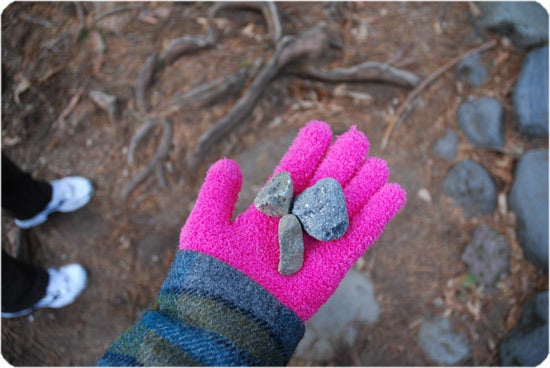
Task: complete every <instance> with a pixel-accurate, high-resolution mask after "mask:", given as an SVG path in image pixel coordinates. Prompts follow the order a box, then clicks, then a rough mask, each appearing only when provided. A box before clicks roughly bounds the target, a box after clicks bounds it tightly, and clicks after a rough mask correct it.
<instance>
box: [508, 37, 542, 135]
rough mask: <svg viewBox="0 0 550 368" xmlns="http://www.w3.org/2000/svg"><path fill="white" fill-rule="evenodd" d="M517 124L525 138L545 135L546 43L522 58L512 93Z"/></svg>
mask: <svg viewBox="0 0 550 368" xmlns="http://www.w3.org/2000/svg"><path fill="white" fill-rule="evenodd" d="M513 102H514V109H515V112H516V116H517V126H518V130H519V131H520V133H522V134H524V135H526V136H529V137H547V136H548V46H545V47H541V48H539V49H536V50H533V51H531V52H529V54H527V56H526V57H525V59H524V61H523V65H522V67H521V71H520V73H519V76H518V81H517V83H516V86H515V88H514V95H513Z"/></svg>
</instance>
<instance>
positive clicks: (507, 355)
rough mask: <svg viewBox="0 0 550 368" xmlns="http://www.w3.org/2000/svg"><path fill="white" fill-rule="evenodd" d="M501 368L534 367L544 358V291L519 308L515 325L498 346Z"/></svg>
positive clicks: (546, 308) (545, 336) (545, 304)
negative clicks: (510, 367) (518, 318)
mask: <svg viewBox="0 0 550 368" xmlns="http://www.w3.org/2000/svg"><path fill="white" fill-rule="evenodd" d="M499 354H500V360H501V364H502V365H504V366H518V365H519V366H537V365H539V364H540V363H542V361H543V360H544V359H545V358H546V357H547V356H548V291H545V292H543V293H539V294H537V295H535V297H534V298H532V299H531V300H529V301H528V302H527V303H526V304H525V305H524V307H523V310H522V313H521V319H520V322H519V324H518V325H517V326H516V327H515V328H514V329H513V330H512V331H510V332H509V333H508V334H507V335H506V336H505V338H504V339H503V340H502V342H501V344H500V346H499Z"/></svg>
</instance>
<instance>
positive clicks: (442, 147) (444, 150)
mask: <svg viewBox="0 0 550 368" xmlns="http://www.w3.org/2000/svg"><path fill="white" fill-rule="evenodd" d="M433 151H434V153H435V154H436V155H437V156H439V157H441V158H442V159H444V160H447V161H453V160H454V159H455V157H456V154H457V153H458V136H457V135H456V133H455V132H453V131H452V130H450V129H449V130H447V133H445V135H444V136H443V137H441V138H439V139H438V140H437V142H435V145H434V147H433Z"/></svg>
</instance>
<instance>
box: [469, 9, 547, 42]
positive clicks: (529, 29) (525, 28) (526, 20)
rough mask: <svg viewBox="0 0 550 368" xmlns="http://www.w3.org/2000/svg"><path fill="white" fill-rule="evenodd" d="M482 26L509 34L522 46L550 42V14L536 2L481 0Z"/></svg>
mask: <svg viewBox="0 0 550 368" xmlns="http://www.w3.org/2000/svg"><path fill="white" fill-rule="evenodd" d="M477 5H478V6H479V8H480V10H481V13H482V14H481V19H480V21H481V25H482V26H483V27H485V28H487V29H490V30H492V31H494V32H497V33H499V34H502V35H505V36H508V37H509V38H510V39H511V40H512V42H513V43H514V45H516V47H519V48H522V49H523V48H529V47H533V46H538V45H541V44H544V43H547V42H548V13H547V12H546V10H545V9H544V7H543V6H542V5H540V4H538V3H537V2H534V1H525V2H524V1H494V2H493V1H480V2H477Z"/></svg>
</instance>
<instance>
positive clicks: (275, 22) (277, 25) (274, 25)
mask: <svg viewBox="0 0 550 368" xmlns="http://www.w3.org/2000/svg"><path fill="white" fill-rule="evenodd" d="M227 8H245V9H252V10H259V11H260V12H261V13H262V15H263V17H264V18H265V22H266V24H267V29H268V32H269V33H270V34H271V36H272V37H273V42H275V43H277V42H279V40H280V39H281V37H282V36H283V27H282V26H281V19H280V17H279V11H278V10H277V5H276V4H275V3H274V2H273V1H265V2H264V1H260V2H253V1H236V2H225V1H223V2H217V3H216V4H214V5H213V6H212V7H211V8H210V10H209V12H208V16H209V18H210V19H212V18H214V17H215V16H216V13H217V12H218V11H220V10H222V9H227Z"/></svg>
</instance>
